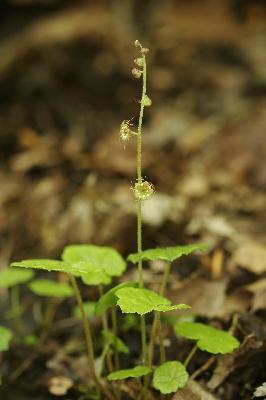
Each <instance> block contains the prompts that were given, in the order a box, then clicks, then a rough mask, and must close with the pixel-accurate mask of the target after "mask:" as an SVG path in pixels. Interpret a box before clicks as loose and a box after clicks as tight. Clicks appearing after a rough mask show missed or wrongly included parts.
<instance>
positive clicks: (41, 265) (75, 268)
mask: <svg viewBox="0 0 266 400" xmlns="http://www.w3.org/2000/svg"><path fill="white" fill-rule="evenodd" d="M11 267H23V268H33V269H42V270H46V271H49V272H50V271H57V272H66V273H67V274H72V275H77V276H78V275H81V274H84V273H86V272H87V270H86V268H85V266H84V265H83V264H70V263H68V262H64V261H59V260H49V259H41V258H40V259H33V260H23V261H14V262H13V263H12V264H11Z"/></svg>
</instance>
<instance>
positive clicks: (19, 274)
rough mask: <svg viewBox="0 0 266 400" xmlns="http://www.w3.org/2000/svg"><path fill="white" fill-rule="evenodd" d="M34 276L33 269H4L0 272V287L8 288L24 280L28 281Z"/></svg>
mask: <svg viewBox="0 0 266 400" xmlns="http://www.w3.org/2000/svg"><path fill="white" fill-rule="evenodd" d="M33 277H34V272H33V271H30V270H29V271H27V270H22V269H19V268H18V269H15V268H13V269H11V268H8V269H5V270H4V271H1V272H0V287H1V288H10V287H12V286H16V285H19V284H22V283H25V282H28V281H29V280H31V279H32V278H33Z"/></svg>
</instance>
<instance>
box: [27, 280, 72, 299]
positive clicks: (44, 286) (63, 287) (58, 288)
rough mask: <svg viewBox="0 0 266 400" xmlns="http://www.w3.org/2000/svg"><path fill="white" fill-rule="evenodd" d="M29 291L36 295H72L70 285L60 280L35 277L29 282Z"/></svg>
mask: <svg viewBox="0 0 266 400" xmlns="http://www.w3.org/2000/svg"><path fill="white" fill-rule="evenodd" d="M29 287H30V289H31V291H32V292H33V293H35V294H37V295H38V296H47V297H69V296H72V295H73V289H72V287H71V286H69V285H67V284H66V283H62V282H54V281H51V280H49V279H36V280H35V281H33V282H31V283H30V284H29Z"/></svg>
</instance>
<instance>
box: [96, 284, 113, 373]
mask: <svg viewBox="0 0 266 400" xmlns="http://www.w3.org/2000/svg"><path fill="white" fill-rule="evenodd" d="M99 294H100V297H101V296H102V295H103V294H104V292H103V287H102V285H99ZM102 324H103V329H104V330H105V331H107V332H109V324H108V318H107V313H106V312H104V313H103V315H102ZM106 363H107V368H108V371H109V372H113V370H114V366H113V362H112V358H111V355H110V354H109V353H108V354H107V357H106Z"/></svg>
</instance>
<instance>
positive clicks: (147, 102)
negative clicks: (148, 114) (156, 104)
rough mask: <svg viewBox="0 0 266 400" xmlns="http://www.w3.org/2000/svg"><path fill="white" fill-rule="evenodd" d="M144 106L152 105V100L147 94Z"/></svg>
mask: <svg viewBox="0 0 266 400" xmlns="http://www.w3.org/2000/svg"><path fill="white" fill-rule="evenodd" d="M143 104H144V106H145V107H150V106H151V105H152V101H151V99H150V98H149V96H147V95H146V94H145V96H144V99H143Z"/></svg>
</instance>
